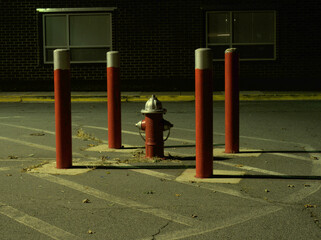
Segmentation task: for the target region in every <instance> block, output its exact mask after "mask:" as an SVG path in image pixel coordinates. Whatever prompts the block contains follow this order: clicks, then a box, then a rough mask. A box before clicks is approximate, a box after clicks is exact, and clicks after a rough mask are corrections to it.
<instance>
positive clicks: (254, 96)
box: [0, 92, 321, 103]
mask: <svg viewBox="0 0 321 240" xmlns="http://www.w3.org/2000/svg"><path fill="white" fill-rule="evenodd" d="M151 94H152V93H150V94H149V93H139V92H137V93H128V94H126V93H123V94H122V96H121V101H122V102H146V101H147V100H148V99H149V98H150V96H151ZM155 94H156V96H157V97H158V99H159V100H160V101H162V102H190V101H195V95H194V93H192V92H191V93H178V92H177V93H162V92H160V93H155ZM224 99H225V97H224V92H216V93H213V101H224ZM319 100H321V92H241V93H240V101H319ZM54 101H55V99H54V95H53V93H0V102H3V103H4V102H6V103H10V102H11V103H13V102H15V103H17V102H21V103H31V102H38V103H48V102H54ZM71 101H72V102H107V94H106V93H102V92H98V93H97V92H93V93H90V92H89V93H74V94H72V96H71Z"/></svg>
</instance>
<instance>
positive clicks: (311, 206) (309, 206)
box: [304, 204, 317, 208]
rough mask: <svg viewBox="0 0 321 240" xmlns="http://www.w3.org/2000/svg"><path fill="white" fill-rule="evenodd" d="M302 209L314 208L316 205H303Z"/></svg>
mask: <svg viewBox="0 0 321 240" xmlns="http://www.w3.org/2000/svg"><path fill="white" fill-rule="evenodd" d="M304 207H305V208H316V207H317V205H312V204H305V205H304Z"/></svg>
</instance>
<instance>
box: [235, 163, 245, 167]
mask: <svg viewBox="0 0 321 240" xmlns="http://www.w3.org/2000/svg"><path fill="white" fill-rule="evenodd" d="M235 167H239V168H241V167H244V165H242V164H237V165H235Z"/></svg>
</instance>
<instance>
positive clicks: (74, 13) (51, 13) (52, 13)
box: [42, 9, 113, 64]
mask: <svg viewBox="0 0 321 240" xmlns="http://www.w3.org/2000/svg"><path fill="white" fill-rule="evenodd" d="M70 10H71V9H69V12H62V11H43V14H42V48H43V62H44V64H53V61H49V60H48V57H47V51H46V50H48V49H58V48H61V49H68V50H71V49H73V48H74V49H81V48H86V49H89V48H93V49H97V48H109V50H108V51H112V49H113V46H112V39H113V30H112V13H110V12H91V11H88V12H82V11H80V12H78V11H76V9H75V11H70ZM97 15H103V16H108V17H109V20H110V21H109V29H110V36H109V40H110V41H109V42H110V44H105V45H79V46H78V45H71V44H70V16H97ZM47 16H65V17H66V38H67V39H66V46H47V45H46V24H45V18H46V17H47ZM105 62H106V60H84V61H79V60H78V61H75V60H70V63H105Z"/></svg>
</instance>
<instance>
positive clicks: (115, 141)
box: [107, 51, 121, 148]
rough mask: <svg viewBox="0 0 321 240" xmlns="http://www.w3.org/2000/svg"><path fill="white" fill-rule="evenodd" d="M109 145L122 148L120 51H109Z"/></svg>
mask: <svg viewBox="0 0 321 240" xmlns="http://www.w3.org/2000/svg"><path fill="white" fill-rule="evenodd" d="M107 96H108V146H109V148H121V100H120V71H119V52H117V51H110V52H107Z"/></svg>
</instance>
